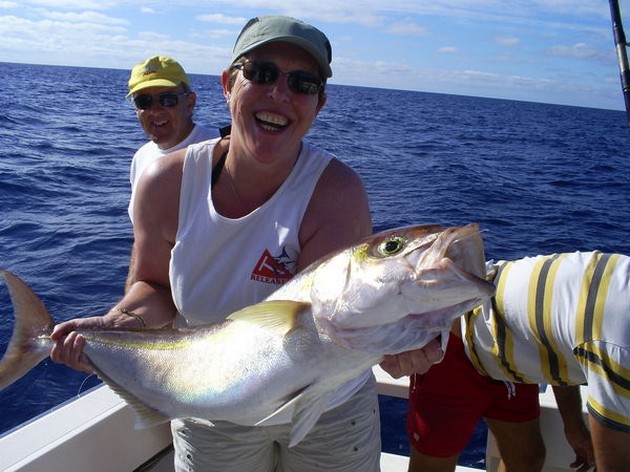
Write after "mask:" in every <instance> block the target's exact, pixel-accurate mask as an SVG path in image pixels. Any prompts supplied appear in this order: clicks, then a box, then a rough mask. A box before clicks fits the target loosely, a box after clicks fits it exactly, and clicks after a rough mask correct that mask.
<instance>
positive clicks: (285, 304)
mask: <svg viewBox="0 0 630 472" xmlns="http://www.w3.org/2000/svg"><path fill="white" fill-rule="evenodd" d="M308 306H310V305H309V304H308V303H305V302H296V301H292V300H273V301H268V302H261V303H257V304H256V305H251V306H248V307H245V308H243V309H242V310H239V311H236V312H234V313H232V314H231V315H230V316H228V319H229V320H232V321H246V322H251V323H255V324H257V325H259V326H262V327H264V328H268V329H274V330H279V331H280V333H281V334H283V335H284V334H286V333H288V332H290V331H291V330H293V329H294V328H295V327H296V323H297V317H298V315H299V313H300V312H301V311H302V310H304V309H305V308H307V307H308Z"/></svg>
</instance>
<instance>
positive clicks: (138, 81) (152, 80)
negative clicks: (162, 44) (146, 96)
mask: <svg viewBox="0 0 630 472" xmlns="http://www.w3.org/2000/svg"><path fill="white" fill-rule="evenodd" d="M182 82H183V83H185V84H186V85H189V81H188V76H187V75H186V72H185V71H184V68H183V67H182V66H180V65H179V62H177V61H176V60H175V59H173V58H170V57H168V56H154V57H151V58H149V59H147V60H146V61H144V62H140V63H138V64H136V65H135V66H133V69H131V77H130V78H129V93H128V94H127V96H128V97H129V96H130V95H132V94H134V93H136V92H139V91H140V90H142V89H145V88H149V87H177V86H178V85H179V84H181V83H182Z"/></svg>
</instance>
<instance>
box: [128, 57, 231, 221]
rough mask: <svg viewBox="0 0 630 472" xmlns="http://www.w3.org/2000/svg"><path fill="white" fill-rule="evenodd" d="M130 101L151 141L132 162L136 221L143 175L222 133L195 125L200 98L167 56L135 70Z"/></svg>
mask: <svg viewBox="0 0 630 472" xmlns="http://www.w3.org/2000/svg"><path fill="white" fill-rule="evenodd" d="M127 98H129V99H130V101H131V103H132V104H133V106H134V107H135V109H136V115H137V116H138V121H139V122H140V125H141V126H142V129H143V130H144V132H145V133H146V134H147V136H148V137H149V139H150V141H149V142H147V143H146V144H144V145H143V146H142V147H141V148H140V149H138V151H136V153H135V155H134V156H133V160H132V162H131V172H130V181H131V199H130V201H129V217H130V218H131V220H132V221H133V201H134V194H135V188H136V185H137V183H138V180H139V178H140V175H141V174H142V171H144V169H146V167H147V166H148V165H149V164H150V163H151V162H153V161H154V160H156V159H159V158H160V157H162V156H165V155H167V154H169V153H171V152H173V151H177V150H178V149H182V148H185V147H187V146H188V145H189V144H192V143H196V142H199V141H205V140H206V139H210V138H216V137H218V136H219V131H218V130H216V129H209V128H205V127H203V126H201V125H198V124H196V123H195V122H194V121H193V111H194V109H195V105H196V103H197V95H196V94H195V92H194V91H193V90H192V89H191V88H190V81H189V79H188V76H187V75H186V72H185V71H184V69H183V68H182V66H181V65H180V64H179V63H178V62H177V61H176V60H174V59H172V58H170V57H168V56H154V57H150V58H149V59H147V60H146V61H143V62H140V63H138V64H136V65H135V66H134V67H133V69H132V70H131V77H130V78H129V93H128V94H127Z"/></svg>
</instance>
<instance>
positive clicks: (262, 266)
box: [251, 249, 295, 285]
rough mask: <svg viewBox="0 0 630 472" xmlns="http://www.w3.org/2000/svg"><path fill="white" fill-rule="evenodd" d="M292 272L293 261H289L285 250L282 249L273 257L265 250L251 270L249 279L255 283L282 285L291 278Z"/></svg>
mask: <svg viewBox="0 0 630 472" xmlns="http://www.w3.org/2000/svg"><path fill="white" fill-rule="evenodd" d="M294 272H295V261H293V260H291V258H290V257H289V255H288V254H287V252H286V250H285V249H282V253H281V254H280V255H279V256H274V255H272V254H271V253H270V252H269V250H268V249H265V250H264V251H263V253H262V256H260V259H258V262H257V263H256V266H255V267H254V270H252V276H251V278H252V280H256V281H257V282H263V283H266V284H274V285H282V284H284V283H286V282H287V281H288V280H289V279H290V278H291V277H293V275H294Z"/></svg>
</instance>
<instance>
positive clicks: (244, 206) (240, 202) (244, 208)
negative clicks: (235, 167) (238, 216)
mask: <svg viewBox="0 0 630 472" xmlns="http://www.w3.org/2000/svg"><path fill="white" fill-rule="evenodd" d="M224 169H225V173H226V174H227V176H228V181H229V184H230V189H232V193H233V194H234V196H235V197H236V201H237V202H238V204H239V205H240V206H241V209H242V210H245V211H246V212H249V210H248V208H247V206H246V205H245V203H243V200H242V199H241V196H240V195H239V193H238V191H237V190H236V187H235V185H234V178H233V177H232V172H230V170H229V169H228V166H227V162H226V163H225V164H224Z"/></svg>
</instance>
